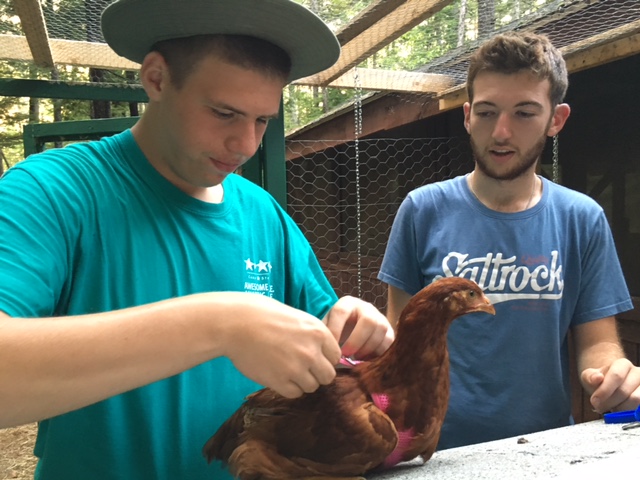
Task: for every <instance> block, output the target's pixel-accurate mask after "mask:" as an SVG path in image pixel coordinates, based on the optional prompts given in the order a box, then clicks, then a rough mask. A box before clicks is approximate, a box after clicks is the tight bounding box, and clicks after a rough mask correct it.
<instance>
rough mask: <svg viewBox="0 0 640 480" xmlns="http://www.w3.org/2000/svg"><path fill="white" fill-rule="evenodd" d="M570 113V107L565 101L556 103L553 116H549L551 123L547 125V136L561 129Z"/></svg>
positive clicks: (551, 135)
mask: <svg viewBox="0 0 640 480" xmlns="http://www.w3.org/2000/svg"><path fill="white" fill-rule="evenodd" d="M570 114H571V107H570V106H569V105H568V104H566V103H561V104H559V105H556V109H555V111H554V113H553V117H551V125H550V126H549V130H548V131H547V136H549V137H553V136H555V135H557V134H558V132H560V130H562V127H564V124H565V122H566V121H567V118H569V115H570Z"/></svg>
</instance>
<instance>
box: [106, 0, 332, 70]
mask: <svg viewBox="0 0 640 480" xmlns="http://www.w3.org/2000/svg"><path fill="white" fill-rule="evenodd" d="M102 34H103V36H104V39H105V41H106V42H107V43H108V44H109V46H110V47H111V48H112V49H113V50H114V51H115V52H116V53H117V54H118V55H121V56H123V57H125V58H128V59H129V60H132V61H134V62H137V63H142V60H143V59H144V57H145V56H146V54H147V53H149V51H150V50H151V47H152V45H153V44H155V43H156V42H158V41H160V40H168V39H170V38H180V37H190V36H193V35H207V34H230V35H251V36H254V37H257V38H262V39H264V40H268V41H270V42H271V43H273V44H275V45H278V46H279V47H280V48H282V49H283V50H284V51H286V52H287V53H288V54H289V56H290V57H291V74H290V75H289V81H293V80H296V79H298V78H302V77H306V76H309V75H313V74H315V73H318V72H321V71H323V70H326V69H327V68H329V67H331V66H332V65H333V64H334V63H335V62H336V61H337V60H338V57H339V56H340V44H339V42H338V40H337V39H336V37H335V35H334V34H333V32H332V31H331V30H330V29H329V27H328V26H327V25H326V24H325V23H324V22H323V21H322V20H321V19H320V18H319V17H317V16H316V15H315V14H314V13H312V12H311V11H310V10H308V9H307V8H305V7H303V6H302V5H299V4H297V3H294V2H292V1H290V0H119V1H116V2H114V3H112V4H111V5H109V6H108V7H107V8H106V9H105V11H104V12H103V14H102Z"/></svg>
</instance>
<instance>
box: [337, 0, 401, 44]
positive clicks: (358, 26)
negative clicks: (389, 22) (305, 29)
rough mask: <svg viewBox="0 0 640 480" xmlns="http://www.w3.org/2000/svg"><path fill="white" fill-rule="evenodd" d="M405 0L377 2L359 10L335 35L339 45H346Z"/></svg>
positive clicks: (380, 0) (378, 0)
mask: <svg viewBox="0 0 640 480" xmlns="http://www.w3.org/2000/svg"><path fill="white" fill-rule="evenodd" d="M406 1H407V0H377V1H374V2H373V3H372V4H371V5H369V6H368V7H367V8H364V9H363V10H361V11H360V12H359V13H358V14H357V15H356V16H355V17H353V18H352V19H351V20H350V21H349V23H348V24H347V25H345V26H344V27H342V28H341V29H340V30H339V31H338V32H337V33H336V37H338V41H339V42H340V45H346V44H347V43H349V42H350V41H351V40H353V39H354V38H356V37H357V36H358V35H360V34H361V33H363V32H364V31H365V30H367V29H368V28H371V27H372V26H373V25H375V24H376V23H377V22H379V21H380V20H382V19H383V18H384V17H386V16H387V15H389V14H390V13H392V12H393V11H394V10H395V9H396V8H398V7H399V6H400V5H402V4H403V3H406Z"/></svg>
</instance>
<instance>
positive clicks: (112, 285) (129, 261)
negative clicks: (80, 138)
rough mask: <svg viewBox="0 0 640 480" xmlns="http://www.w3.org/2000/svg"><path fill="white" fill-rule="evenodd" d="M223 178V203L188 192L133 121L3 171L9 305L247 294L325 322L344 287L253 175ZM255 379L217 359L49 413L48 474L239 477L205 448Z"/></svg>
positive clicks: (0, 291) (0, 270)
mask: <svg viewBox="0 0 640 480" xmlns="http://www.w3.org/2000/svg"><path fill="white" fill-rule="evenodd" d="M223 186H224V201H223V202H222V203H220V204H209V203H205V202H201V201H199V200H197V199H194V198H192V197H190V196H188V195H186V194H185V193H183V192H182V191H180V190H179V189H178V188H176V187H175V186H174V185H172V184H171V183H170V182H168V181H167V180H166V179H165V178H164V177H162V176H161V175H160V174H159V173H158V172H157V171H156V170H155V169H154V168H153V167H152V166H151V164H149V162H148V161H147V159H146V158H145V156H144V155H143V153H142V151H141V150H140V148H139V147H138V145H137V144H136V142H135V140H134V137H133V135H132V134H131V132H130V131H126V132H124V133H122V134H119V135H116V136H113V137H110V138H105V139H103V140H101V141H98V142H90V143H85V144H77V145H72V146H69V147H66V148H64V149H56V150H50V151H47V152H44V153H42V154H38V155H34V156H31V157H29V158H28V159H27V160H25V161H23V162H21V163H20V164H18V165H16V166H15V167H13V168H12V169H10V170H9V171H8V172H7V173H6V174H5V176H4V177H3V178H2V179H1V180H0V205H2V206H3V207H2V208H1V209H0V232H2V234H1V236H0V310H2V311H4V312H6V313H7V314H9V315H11V316H14V317H27V318H34V317H49V316H62V315H81V314H86V313H94V312H104V311H111V310H115V309H121V308H127V307H131V306H135V305H142V304H147V303H150V302H155V301H159V300H164V299H168V298H173V297H178V296H182V295H188V294H192V293H200V292H208V291H239V292H252V293H255V294H262V295H268V296H270V297H273V298H274V299H277V300H279V301H282V302H284V303H286V304H288V305H291V306H294V307H297V308H299V309H301V310H305V311H307V312H309V313H311V314H313V315H315V316H317V317H319V318H322V317H323V316H324V314H325V313H326V312H327V311H328V310H329V309H330V307H331V306H332V305H333V304H334V303H335V301H336V300H337V297H336V295H335V293H334V291H333V290H332V288H331V286H330V284H329V282H328V281H327V279H326V277H325V275H324V273H323V272H322V270H321V268H320V265H319V264H318V261H317V259H316V257H315V256H314V254H313V252H312V249H311V247H310V245H309V243H308V242H307V240H306V239H305V238H304V236H303V234H302V233H301V231H300V230H299V228H298V227H297V226H296V225H295V223H294V222H293V221H292V220H291V218H290V217H289V216H288V215H287V214H286V213H285V212H284V211H283V210H282V209H281V208H280V206H279V205H278V204H277V202H275V200H274V199H273V198H272V197H271V196H270V195H269V194H268V193H267V192H265V191H264V190H263V189H261V188H259V187H258V186H256V185H254V184H253V183H251V182H249V181H247V180H245V179H243V178H242V177H240V176H238V175H229V176H228V177H227V178H226V179H225V180H224V182H223ZM286 341H295V340H292V339H286ZM59 355H64V352H59ZM257 388H259V385H257V384H255V383H254V382H252V381H250V380H249V379H247V378H246V377H244V376H243V375H241V374H240V373H239V372H238V371H237V370H236V369H235V367H234V366H233V364H232V363H231V362H230V361H229V360H228V359H226V358H218V359H214V360H212V361H209V362H206V363H204V364H201V365H199V366H197V367H195V368H192V369H190V370H188V371H186V372H184V373H181V374H179V375H175V376H173V377H170V378H168V379H165V380H162V381H159V382H155V383H152V384H150V385H148V386H145V387H142V388H137V389H135V390H132V391H129V392H127V393H124V394H122V395H118V396H115V397H112V398H109V399H107V400H105V401H101V402H98V403H96V404H94V405H91V406H88V407H86V408H82V409H80V410H77V411H74V412H70V413H67V414H65V415H60V416H58V417H55V418H52V419H49V420H46V421H43V422H41V423H40V427H39V431H38V438H37V442H36V447H35V453H36V455H37V456H38V457H40V462H39V465H38V470H37V474H36V477H37V478H40V479H43V480H58V479H60V480H62V479H65V480H66V479H91V480H109V479H114V480H115V479H122V478H127V479H151V478H153V479H167V480H175V479H179V478H184V479H186V478H188V479H203V480H204V479H207V480H208V479H211V478H230V477H229V475H228V474H227V473H221V472H220V471H219V470H220V467H219V465H212V466H209V465H207V462H206V460H205V459H204V458H203V457H202V455H201V449H202V447H203V445H204V443H205V442H206V441H207V439H208V438H209V437H210V436H211V435H212V434H213V433H214V432H215V431H216V430H217V428H218V426H219V425H220V424H221V423H222V422H223V421H224V420H225V419H226V418H227V417H228V416H229V415H231V413H233V412H234V411H235V410H236V408H238V406H239V405H240V403H241V402H242V401H243V399H244V397H245V396H246V395H247V394H249V393H251V392H253V391H255V390H256V389H257ZM43 401H46V399H43Z"/></svg>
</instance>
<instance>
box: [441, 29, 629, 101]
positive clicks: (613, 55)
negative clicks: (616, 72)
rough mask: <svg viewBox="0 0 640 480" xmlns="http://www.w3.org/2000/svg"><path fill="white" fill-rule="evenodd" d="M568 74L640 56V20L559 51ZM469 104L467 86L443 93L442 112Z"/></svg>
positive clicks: (463, 85)
mask: <svg viewBox="0 0 640 480" xmlns="http://www.w3.org/2000/svg"><path fill="white" fill-rule="evenodd" d="M560 51H561V52H562V56H563V57H564V59H565V62H566V63H567V70H568V71H569V73H576V72H579V71H581V70H586V69H588V68H594V67H598V66H600V65H604V64H605V63H609V62H613V61H616V60H621V59H623V58H626V57H630V56H631V55H637V54H639V53H640V20H636V21H635V22H632V23H629V24H627V25H623V26H622V27H618V28H614V29H612V30H608V31H606V32H603V33H601V34H599V35H595V36H593V37H589V38H586V39H584V40H581V41H579V42H575V43H572V44H571V45H567V46H566V47H562V48H561V49H560ZM467 100H468V97H467V91H466V84H462V85H458V86H457V87H454V88H453V89H451V90H449V91H445V92H443V93H442V95H441V96H440V99H439V108H440V111H446V110H451V109H452V108H458V107H461V106H462V104H463V103H464V102H466V101H467Z"/></svg>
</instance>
